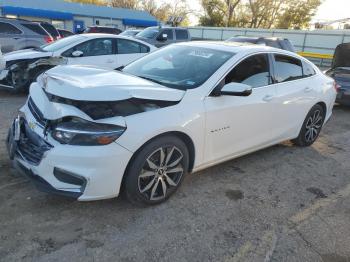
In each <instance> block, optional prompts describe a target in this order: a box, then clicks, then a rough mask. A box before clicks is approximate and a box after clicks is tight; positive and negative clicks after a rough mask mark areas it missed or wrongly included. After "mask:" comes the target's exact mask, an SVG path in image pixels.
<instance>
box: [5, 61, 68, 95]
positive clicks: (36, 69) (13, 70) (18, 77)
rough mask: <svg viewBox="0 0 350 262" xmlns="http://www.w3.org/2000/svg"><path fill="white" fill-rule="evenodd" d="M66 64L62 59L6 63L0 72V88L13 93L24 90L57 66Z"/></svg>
mask: <svg viewBox="0 0 350 262" xmlns="http://www.w3.org/2000/svg"><path fill="white" fill-rule="evenodd" d="M65 64H67V59H66V58H64V57H41V58H33V59H18V60H12V61H6V66H5V69H3V70H2V71H1V72H0V86H1V87H4V88H9V89H12V90H13V91H22V90H26V89H27V88H28V87H29V86H30V84H31V83H32V82H35V81H36V78H37V77H38V76H39V75H40V74H42V73H43V72H45V71H46V70H49V69H51V68H53V67H55V66H57V65H65Z"/></svg>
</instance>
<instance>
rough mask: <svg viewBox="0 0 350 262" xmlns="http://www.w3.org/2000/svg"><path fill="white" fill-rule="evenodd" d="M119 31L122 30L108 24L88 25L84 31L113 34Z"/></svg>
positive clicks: (117, 33)
mask: <svg viewBox="0 0 350 262" xmlns="http://www.w3.org/2000/svg"><path fill="white" fill-rule="evenodd" d="M121 32H122V30H120V29H118V28H115V27H110V26H89V27H88V28H86V29H85V31H84V33H104V34H113V35H119V34H120V33H121Z"/></svg>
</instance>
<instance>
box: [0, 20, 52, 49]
mask: <svg viewBox="0 0 350 262" xmlns="http://www.w3.org/2000/svg"><path fill="white" fill-rule="evenodd" d="M52 41H53V38H52V37H51V36H50V35H49V33H48V32H47V31H46V30H45V29H44V28H42V27H41V26H40V25H39V24H38V23H33V22H30V21H27V20H23V19H11V18H0V45H1V51H2V52H3V53H8V52H12V51H16V50H20V49H27V48H36V47H40V46H42V45H43V44H47V43H50V42H52Z"/></svg>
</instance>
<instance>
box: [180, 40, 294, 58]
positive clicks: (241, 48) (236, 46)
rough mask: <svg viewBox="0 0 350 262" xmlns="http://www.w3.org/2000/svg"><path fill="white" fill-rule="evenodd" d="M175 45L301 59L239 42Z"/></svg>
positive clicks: (265, 47) (268, 48)
mask: <svg viewBox="0 0 350 262" xmlns="http://www.w3.org/2000/svg"><path fill="white" fill-rule="evenodd" d="M175 45H186V46H193V47H203V48H210V49H214V50H221V51H226V52H231V53H235V54H237V53H242V52H247V53H253V52H268V51H273V52H276V53H281V54H283V53H284V54H288V55H291V56H294V57H299V56H298V55H296V54H295V53H292V52H289V51H286V50H282V49H278V48H274V47H270V46H263V45H252V44H250V43H237V42H224V41H191V42H182V43H177V44H175Z"/></svg>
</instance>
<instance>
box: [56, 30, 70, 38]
mask: <svg viewBox="0 0 350 262" xmlns="http://www.w3.org/2000/svg"><path fill="white" fill-rule="evenodd" d="M57 31H58V32H59V33H60V36H61V38H64V37H67V36H71V35H74V33H73V32H71V31H69V30H65V29H57Z"/></svg>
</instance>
